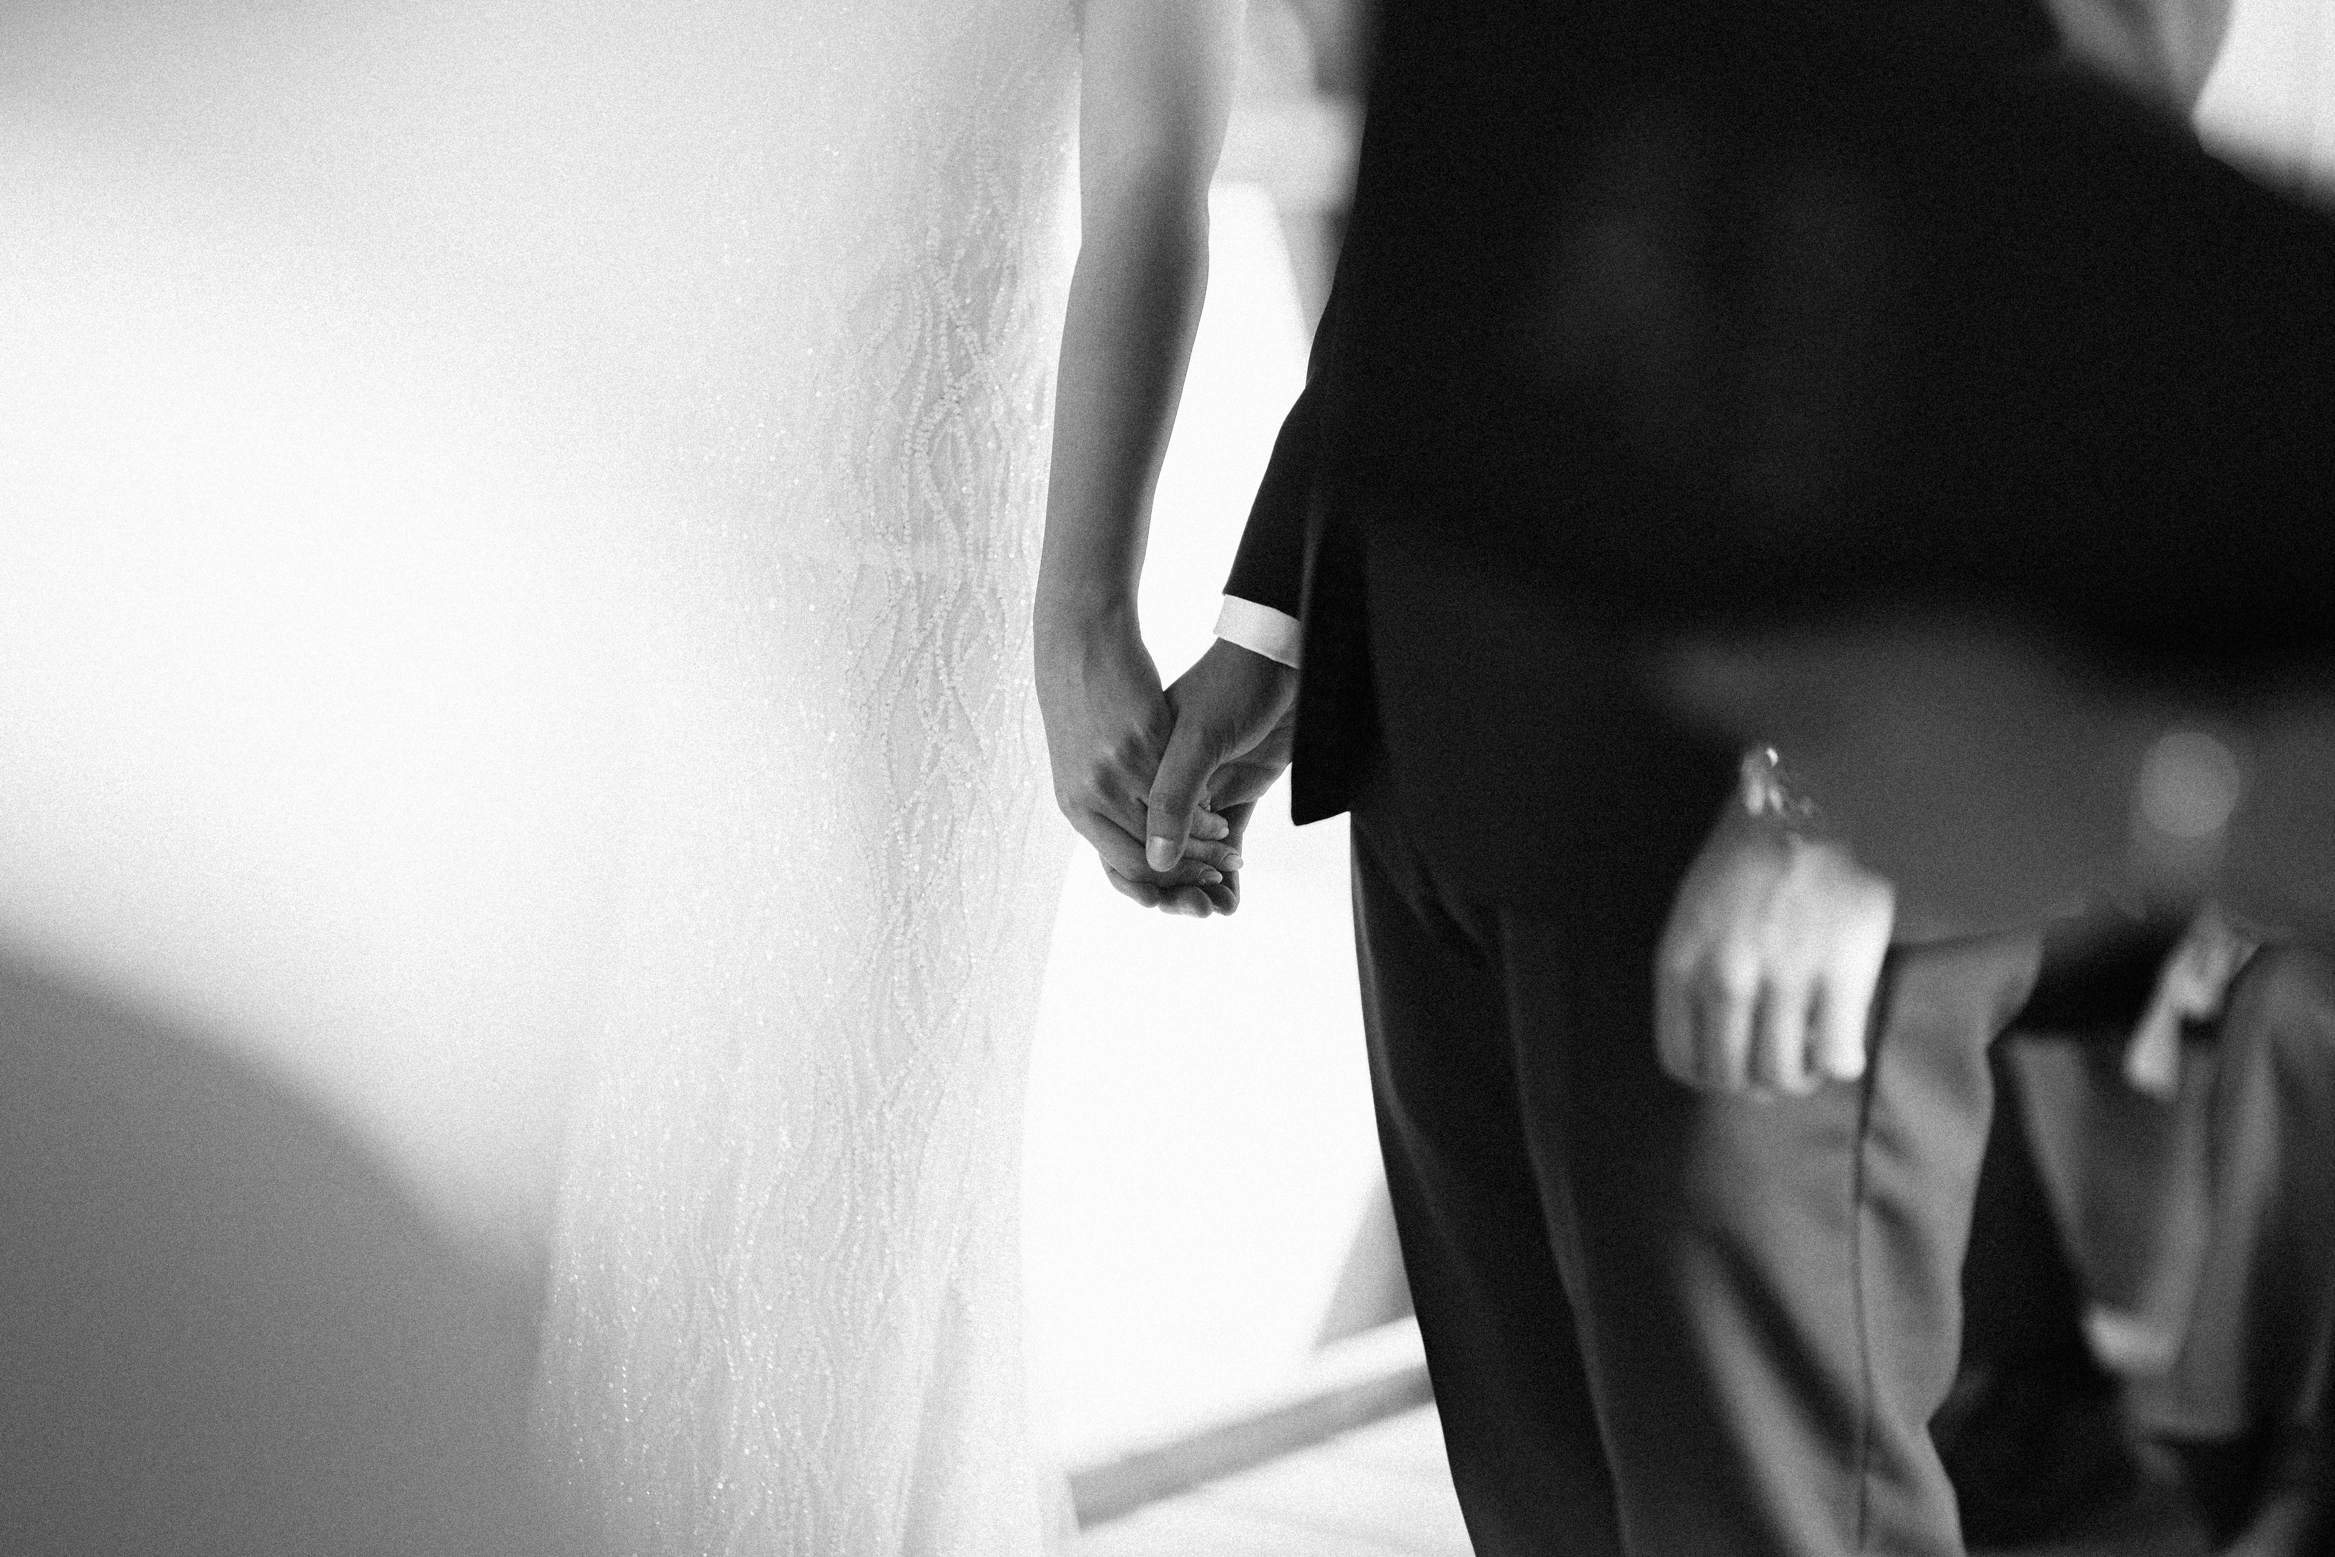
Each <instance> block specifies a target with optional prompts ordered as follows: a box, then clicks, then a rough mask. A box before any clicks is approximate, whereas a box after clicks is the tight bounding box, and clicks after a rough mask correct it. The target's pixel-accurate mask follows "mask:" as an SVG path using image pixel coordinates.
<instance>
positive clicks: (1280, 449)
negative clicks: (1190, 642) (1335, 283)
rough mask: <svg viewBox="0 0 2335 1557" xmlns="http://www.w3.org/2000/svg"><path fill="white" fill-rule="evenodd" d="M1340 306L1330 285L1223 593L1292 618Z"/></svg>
mask: <svg viewBox="0 0 2335 1557" xmlns="http://www.w3.org/2000/svg"><path fill="white" fill-rule="evenodd" d="M1337 312H1338V294H1337V290H1336V288H1335V287H1333V288H1332V289H1331V292H1330V298H1329V301H1328V302H1327V303H1326V304H1324V305H1323V308H1322V318H1321V323H1320V324H1319V325H1318V326H1316V328H1315V330H1314V337H1313V352H1312V355H1311V358H1310V359H1309V361H1308V363H1307V366H1306V379H1305V389H1304V391H1303V392H1302V393H1300V394H1299V395H1298V397H1297V399H1296V401H1295V403H1293V404H1292V405H1291V406H1290V408H1289V414H1288V415H1287V416H1286V417H1284V418H1283V419H1282V422H1281V435H1280V436H1279V437H1278V438H1276V439H1274V441H1273V457H1272V459H1271V461H1270V462H1268V463H1267V464H1266V466H1265V475H1264V479H1263V480H1261V481H1259V482H1258V483H1257V497H1256V501H1255V502H1254V503H1252V504H1251V505H1250V507H1249V522H1248V526H1247V528H1246V529H1244V530H1243V531H1242V532H1241V538H1240V550H1239V551H1238V552H1237V553H1236V554H1235V555H1234V557H1233V563H1232V575H1231V577H1230V578H1228V579H1227V580H1226V581H1225V585H1224V592H1225V593H1226V594H1228V595H1231V596H1234V597H1235V598H1237V599H1241V600H1248V601H1253V602H1255V603H1256V604H1258V605H1261V606H1270V607H1272V608H1273V609H1274V610H1276V611H1281V612H1284V613H1286V614H1288V615H1290V616H1296V615H1298V614H1299V612H1298V608H1299V605H1300V603H1301V602H1302V601H1303V599H1304V596H1305V527H1306V511H1307V508H1308V506H1309V504H1308V501H1307V500H1308V498H1309V497H1310V496H1311V495H1312V492H1313V487H1314V481H1315V477H1316V474H1317V472H1318V469H1319V466H1320V462H1321V449H1320V443H1321V434H1320V424H1321V411H1320V407H1321V402H1322V399H1323V397H1324V395H1325V393H1326V392H1327V391H1326V389H1325V380H1326V378H1327V377H1328V374H1327V371H1326V369H1327V363H1328V359H1329V357H1330V355H1331V352H1332V345H1331V342H1332V339H1333V336H1334V333H1335V328H1336V325H1335V321H1336V319H1337Z"/></svg>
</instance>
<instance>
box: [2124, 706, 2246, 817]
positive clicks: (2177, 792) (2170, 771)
mask: <svg viewBox="0 0 2335 1557" xmlns="http://www.w3.org/2000/svg"><path fill="white" fill-rule="evenodd" d="M2244 791H2245V773H2244V770H2243V769H2242V768H2241V767H2240V766H2239V763H2238V758H2237V755H2236V753H2234V752H2232V751H2231V750H2230V748H2229V746H2228V745H2227V744H2226V743H2224V742H2223V741H2221V740H2219V739H2217V738H2216V737H2214V736H2211V735H2207V734H2206V733H2205V732H2204V731H2202V730H2170V731H2167V732H2166V733H2165V734H2163V735H2161V736H2159V737H2158V738H2157V741H2156V744H2155V745H2153V746H2151V747H2150V748H2149V751H2148V756H2147V757H2146V758H2145V759H2143V761H2142V763H2141V768H2140V784H2139V795H2138V799H2139V803H2140V816H2141V820H2142V822H2143V823H2145V824H2146V825H2147V826H2148V827H2149V828H2150V829H2151V830H2152V831H2154V832H2158V833H2162V834H2165V835H2166V836H2168V837H2173V838H2187V839H2205V838H2210V837H2213V836H2214V835H2215V834H2217V833H2219V832H2221V830H2222V829H2223V828H2225V827H2227V826H2228V825H2229V821H2230V813H2231V812H2233V811H2235V810H2237V808H2238V801H2239V799H2240V797H2241V796H2242V795H2243V794H2244Z"/></svg>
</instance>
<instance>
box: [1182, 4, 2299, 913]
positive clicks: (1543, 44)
mask: <svg viewBox="0 0 2335 1557" xmlns="http://www.w3.org/2000/svg"><path fill="white" fill-rule="evenodd" d="M1877 9H1879V8H1872V7H1862V6H1860V7H1849V6H1845V5H1828V4H1813V3H1812V4H1806V5H1782V4H1776V5H1768V6H1758V7H1754V6H1743V7H1725V6H1709V7H1706V6H1701V5H1690V4H1685V3H1678V4H1670V5H1622V4H1618V3H1614V4H1577V5H1563V6H1559V5H1549V4H1545V3H1534V0H1469V3H1465V4H1449V3H1439V4H1425V3H1418V4H1411V3H1398V4H1394V5H1391V6H1388V7H1386V8H1384V11H1383V15H1382V18H1381V24H1380V25H1381V35H1380V52H1379V61H1378V65H1377V69H1376V72H1375V75H1374V78H1373V87H1372V91H1371V95H1370V100H1369V105H1368V115H1367V122H1366V126H1365V130H1364V137H1363V147H1362V153H1361V162H1360V170H1359V175H1358V184H1357V192H1356V201H1355V208H1354V213H1353V217H1352V221H1351V224H1350V226H1349V229H1348V234H1347V239H1346V244H1345V248H1344V251H1343V255H1342V258H1341V262H1340V266H1339V271H1338V277H1337V282H1336V287H1335V289H1334V292H1333V296H1332V299H1331V302H1330V304H1329V308H1328V310H1327V312H1326V314H1325V325H1324V334H1323V336H1322V338H1321V339H1320V340H1319V342H1318V343H1317V349H1316V354H1315V365H1314V372H1313V375H1312V380H1311V384H1310V387H1309V389H1308V393H1307V398H1306V401H1305V402H1303V403H1302V405H1301V409H1300V413H1299V414H1298V415H1297V416H1295V417H1293V418H1292V420H1291V422H1290V424H1289V425H1288V426H1287V427H1286V428H1285V429H1284V436H1283V439H1282V443H1281V445H1280V447H1279V449H1278V450H1277V453H1276V458H1275V461H1274V467H1273V469H1272V471H1271V473H1270V474H1269V475H1268V477H1267V480H1266V482H1265V484H1264V488H1263V490H1262V492H1261V494H1260V500H1259V503H1258V506H1257V509H1256V512H1255V514H1254V515H1253V516H1252V520H1251V525H1250V531H1249V535H1248V538H1247V540H1246V541H1245V542H1244V546H1243V550H1242V555H1241V558H1240V560H1239V562H1238V563H1237V564H1236V566H1235V569H1234V573H1233V577H1232V580H1231V583H1230V586H1229V587H1230V588H1231V589H1232V591H1233V592H1234V593H1236V594H1243V595H1246V596H1248V597H1250V598H1255V599H1261V600H1263V601H1265V602H1266V603H1267V604H1274V605H1279V606H1281V607H1282V608H1284V609H1288V608H1289V607H1290V605H1291V604H1292V603H1293V602H1296V601H1299V600H1302V601H1303V604H1304V606H1305V610H1306V614H1307V619H1308V620H1307V633H1308V643H1307V651H1306V661H1307V663H1306V669H1305V680H1306V682H1307V683H1308V685H1307V686H1306V688H1305V690H1304V692H1303V693H1302V699H1303V701H1302V703H1301V720H1300V734H1299V757H1298V763H1299V771H1298V775H1297V796H1296V799H1297V804H1298V810H1299V814H1300V816H1301V817H1305V816H1309V815H1318V814H1327V813H1328V812H1330V811H1334V810H1336V809H1338V808H1340V807H1341V806H1342V805H1343V804H1344V803H1345V801H1346V799H1347V798H1348V797H1349V794H1350V790H1351V782H1350V780H1351V775H1352V773H1353V771H1354V770H1355V769H1356V768H1357V767H1358V766H1359V764H1360V763H1361V762H1362V761H1363V760H1364V759H1365V758H1366V757H1367V754H1368V752H1369V750H1370V749H1371V747H1372V746H1374V745H1376V744H1383V745H1384V746H1385V748H1386V750H1387V752H1388V753H1389V755H1390V757H1391V761H1392V766H1393V769H1394V772H1395V776H1396V781H1397V783H1398V785H1399V787H1400V789H1401V791H1402V793H1403V794H1404V796H1405V797H1406V805H1407V807H1408V808H1409V809H1410V810H1411V811H1412V812H1413V814H1414V815H1415V816H1416V817H1418V818H1419V819H1421V820H1422V821H1423V822H1424V823H1425V825H1427V826H1428V827H1429V828H1430V830H1435V831H1440V833H1441V834H1442V836H1441V837H1440V838H1439V839H1431V840H1430V843H1431V846H1433V847H1435V848H1437V849H1438V850H1439V851H1441V852H1443V853H1445V854H1447V855H1449V856H1450V857H1451V859H1452V862H1453V863H1454V865H1455V866H1456V867H1457V868H1460V869H1462V870H1463V871H1465V872H1467V873H1469V874H1471V875H1473V876H1475V877H1477V878H1479V879H1480V880H1481V882H1482V883H1483V884H1485V885H1487V886H1494V887H1495V888H1496V890H1498V891H1501V892H1503V893H1505V894H1508V895H1510V896H1516V895H1520V894H1525V893H1528V892H1532V891H1538V890H1543V889H1546V888H1547V887H1548V886H1549V885H1550V883H1549V882H1548V881H1547V880H1546V878H1545V877H1542V878H1540V879H1537V880H1528V879H1527V876H1526V873H1525V872H1524V871H1523V870H1522V869H1521V868H1520V862H1521V861H1524V860H1530V861H1532V862H1533V869H1534V870H1536V871H1537V870H1541V869H1545V868H1546V862H1547V861H1548V860H1550V859H1552V858H1555V857H1558V856H1562V857H1563V858H1565V859H1567V860H1573V861H1579V862H1581V865H1580V868H1581V869H1583V870H1588V871H1596V870H1599V869H1602V868H1603V867H1604V865H1605V863H1606V862H1607V861H1609V860H1610V859H1611V858H1612V857H1613V856H1614V853H1615V851H1616V850H1617V849H1621V848H1626V847H1628V846H1629V843H1628V840H1630V839H1631V838H1632V836H1633V835H1636V834H1639V833H1641V832H1643V831H1644V830H1645V829H1647V828H1651V827H1655V826H1656V825H1657V824H1658V823H1660V822H1661V821H1662V820H1663V819H1664V818H1666V817H1668V816H1669V815H1670V813H1671V812H1672V810H1673V808H1675V807H1678V806H1686V807H1688V808H1690V809H1699V808H1705V807H1707V805H1708V804H1710V803H1712V802H1715V800H1716V799H1717V797H1718V796H1719V794H1721V793H1722V792H1723V791H1724V788H1725V783H1726V773H1725V771H1724V765H1725V760H1726V754H1725V753H1724V752H1721V751H1719V750H1717V749H1715V748H1713V747H1710V746H1707V745H1705V744H1704V743H1701V742H1698V741H1695V740H1693V739H1692V738H1690V737H1687V736H1685V735H1684V734H1682V733H1680V732H1678V731H1675V730H1673V729H1670V728H1669V727H1668V726H1667V724H1666V723H1665V721H1664V718H1663V716H1662V715H1661V714H1660V712H1659V710H1658V707H1657V705H1656V702H1655V700H1654V699H1653V698H1652V697H1651V695H1650V694H1649V692H1648V691H1647V689H1646V687H1645V685H1644V681H1643V675H1644V666H1645V656H1646V653H1647V650H1648V648H1649V646H1650V645H1653V644H1656V643H1660V642H1664V641H1667V639H1668V635H1671V634H1674V633H1677V632H1681V631H1691V630H1702V629H1711V628H1737V627H1742V628H1765V627H1772V626H1776V625H1779V624H1798V623H1817V624H1823V623H1827V622H1834V621H1839V620H1842V619H1858V620H1870V619H1872V618H1874V617H1883V618H1886V617H1888V616H1890V615H1892V614H1896V613H1904V612H1909V611H1921V612H1931V611H1937V610H1942V609H1948V608H1964V609H1974V610H1977V611H1979V612H1982V613H1984V614H1987V615H1990V616H1994V617H2002V618H2008V619H2011V620H2013V621H2015V622H2017V623H2022V624H2026V625H2030V626H2036V627H2040V628H2042V629H2044V630H2045V631H2047V632H2048V633H2050V634H2051V635H2053V636H2055V637H2058V638H2061V639H2072V640H2075V641H2078V642H2080V643H2083V644H2085V645H2088V646H2089V647H2090V648H2091V650H2092V651H2093V653H2094V654H2095V655H2096V657H2097V658H2098V659H2099V661H2100V662H2101V663H2103V664H2104V665H2105V666H2106V667H2108V668H2109V669H2110V670H2111V671H2114V672H2122V673H2124V674H2128V675H2130V676H2133V677H2136V678H2143V679H2149V680H2154V681H2158V682H2166V681H2170V682H2175V683H2178V684H2179V685H2181V686H2183V687H2185V688H2191V689H2197V690H2206V691H2214V692H2227V691H2229V690H2231V689H2237V690H2240V691H2243V690H2245V689H2247V688H2249V687H2252V686H2255V685H2258V684H2261V683H2262V682H2264V681H2265V680H2266V679H2268V678H2269V677H2271V676H2272V675H2273V674H2274V673H2275V672H2276V671H2277V670H2278V669H2279V668H2280V667H2286V666H2291V665H2293V664H2295V663H2298V662H2302V661H2308V660H2312V659H2315V658H2318V657H2320V656H2322V655H2323V654H2324V652H2325V650H2326V648H2327V643H2328V634H2329V632H2330V624H2331V623H2335V613H2330V612H2328V611H2326V610H2325V608H2324V605H2323V601H2324V596H2325V592H2326V587H2327V584H2328V583H2329V581H2330V579H2331V578H2335V554H2331V551H2330V545H2331V536H2330V532H2329V527H2328V524H2327V506H2328V493H2329V492H2330V491H2331V490H2335V438H2330V437H2329V436H2328V435H2327V429H2328V428H2329V427H2331V426H2335V226H2331V225H2330V223H2329V221H2328V220H2327V218H2325V217H2324V216H2323V215H2321V214H2320V213H2318V212H2316V211H2314V210H2311V209H2309V208H2306V207H2304V206H2302V205H2300V204H2297V203H2295V202H2293V201H2292V200H2290V199H2288V198H2286V197H2284V196H2281V195H2279V194H2276V193H2273V192H2272V191H2270V190H2268V189H2265V188H2263V187H2262V186H2260V185H2257V184H2256V183H2254V182H2252V181H2251V180H2249V179H2248V178H2246V177H2245V176H2243V175H2241V174H2239V173H2237V172H2236V171H2234V170H2232V169H2231V168H2229V167H2227V166H2225V165H2224V164H2222V163H2221V162H2219V161H2218V160H2216V159H2215V158H2213V157H2211V156H2210V155H2208V154H2206V153H2205V152H2204V151H2203V150H2202V149H2201V148H2200V147H2199V146H2198V145H2197V143H2196V142H2195V139H2194V137H2193V136H2192V134H2191V133H2190V132H2189V130H2188V129H2187V128H2186V126H2184V125H2182V124H2180V123H2178V122H2176V121H2175V120H2173V119H2171V118H2170V117H2169V116H2166V115H2162V114H2159V113H2156V112H2155V111H2153V110H2150V109H2147V108H2144V107H2142V106H2140V105H2139V104H2138V103H2137V102H2136V101H2135V100H2132V99H2130V98H2128V97H2126V96H2124V95H2123V94H2121V93H2120V92H2118V91H2116V90H2114V89H2111V88H2110V87H2108V86H2107V85H2105V84H2104V83H2102V82H2100V81H2097V80H2095V79H2093V78H2091V77H2088V76H2086V75H2084V74H2082V73H2080V72H2078V71H2076V70H2073V69H2071V68H2067V67H2064V66H2059V65H2054V64H2052V63H2050V61H2049V58H2048V51H2049V49H2050V46H2051V44H2052V41H2053V40H2052V35H2051V33H2050V29H2049V27H2048V25H2047V24H2046V23H2044V22H2043V21H2042V19H2041V16H2040V13H2038V12H2035V11H2033V10H2031V9H2029V8H2026V7H2019V6H2010V5H2003V6H1978V5H1975V4H1972V5H1946V4H1937V5H1932V6H1923V7H1914V8H1888V12H1887V15H1886V17H1881V16H1876V15H1873V14H1871V13H1873V12H1875V11H1876V10H1877ZM1309 511H1310V514H1311V532H1312V542H1311V546H1310V551H1309V550H1308V547H1307V543H1306V541H1305V540H1303V539H1301V537H1304V536H1305V535H1306V534H1307V533H1308V524H1309ZM1309 579H1310V584H1308V583H1307V582H1306V581H1307V580H1309ZM1365 662H1367V666H1368V670H1367V673H1359V672H1358V667H1359V666H1361V665H1362V664H1363V663H1365ZM1309 769H1310V771H1309ZM1463 792H1465V793H1470V794H1474V795H1480V796H1482V797H1483V799H1482V801H1481V803H1477V802H1473V801H1471V802H1468V803H1467V805H1466V809H1467V810H1468V811H1469V812H1470V813H1471V814H1472V815H1473V816H1474V817H1476V818H1483V817H1494V816H1496V817H1499V818H1501V819H1502V823H1503V826H1502V830H1501V833H1500V835H1499V836H1498V837H1496V838H1495V837H1492V836H1490V829H1489V827H1488V826H1486V825H1485V824H1483V823H1482V822H1481V821H1467V820H1462V819H1459V818H1456V817H1454V818H1452V819H1451V820H1450V821H1448V822H1447V823H1446V822H1439V821H1438V820H1437V818H1438V816H1439V815H1449V813H1450V812H1451V809H1452V805H1453V799H1452V797H1454V796H1456V795H1459V794H1461V793H1463Z"/></svg>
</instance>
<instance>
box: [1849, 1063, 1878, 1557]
mask: <svg viewBox="0 0 2335 1557" xmlns="http://www.w3.org/2000/svg"><path fill="white" fill-rule="evenodd" d="M1880 1070H1881V1055H1880V1053H1879V1052H1878V1045H1876V1047H1875V1052H1874V1054H1873V1057H1872V1060H1871V1063H1869V1064H1868V1065H1867V1066H1866V1070H1865V1085H1864V1087H1863V1089H1862V1095H1861V1096H1860V1097H1859V1099H1858V1103H1857V1134H1856V1143H1855V1160H1854V1162H1853V1163H1852V1165H1851V1167H1850V1172H1849V1215H1850V1230H1849V1282H1850V1293H1851V1300H1852V1302H1853V1303H1854V1305H1855V1310H1856V1327H1857V1363H1858V1367H1859V1370H1860V1374H1861V1376H1860V1378H1859V1380H1858V1389H1857V1427H1856V1436H1855V1440H1854V1449H1853V1452H1852V1454H1851V1456H1850V1464H1851V1465H1852V1466H1853V1467H1854V1468H1855V1475H1856V1521H1855V1524H1854V1527H1853V1530H1854V1540H1853V1543H1852V1545H1853V1549H1854V1550H1856V1551H1858V1552H1863V1551H1865V1550H1867V1549H1868V1548H1867V1545H1866V1543H1867V1542H1868V1541H1869V1540H1870V1538H1871V1527H1872V1508H1873V1473H1872V1472H1873V1438H1874V1431H1873V1419H1874V1416H1875V1415H1876V1413H1877V1405H1876V1402H1875V1400H1874V1388H1875V1386H1874V1370H1873V1315H1872V1308H1871V1304H1870V1301H1869V1299H1868V1295H1867V1292H1866V1283H1865V1243H1866V1238H1867V1225H1866V1224H1867V1222H1868V1220H1869V1217H1868V1208H1867V1204H1866V1193H1865V1191H1866V1176H1867V1158H1868V1154H1869V1153H1870V1151H1871V1148H1872V1136H1873V1110H1874V1107H1875V1105H1876V1101H1877V1099H1878V1096H1879V1093H1880Z"/></svg>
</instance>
